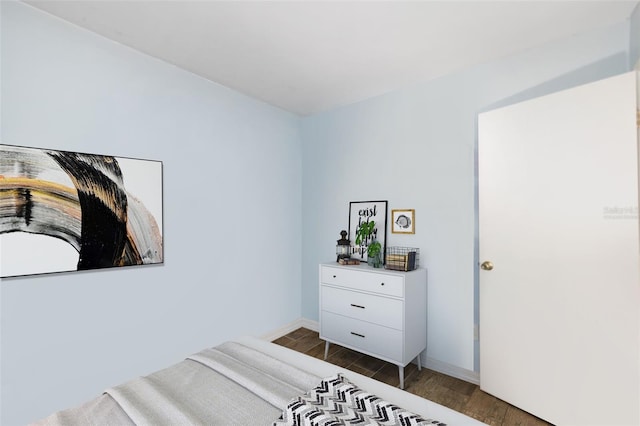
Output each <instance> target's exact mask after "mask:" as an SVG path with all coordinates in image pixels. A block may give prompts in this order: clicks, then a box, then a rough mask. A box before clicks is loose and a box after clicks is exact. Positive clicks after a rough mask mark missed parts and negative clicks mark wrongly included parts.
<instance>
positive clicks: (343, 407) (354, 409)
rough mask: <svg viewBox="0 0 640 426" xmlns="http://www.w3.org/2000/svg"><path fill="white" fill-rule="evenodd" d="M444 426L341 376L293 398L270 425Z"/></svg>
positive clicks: (325, 381)
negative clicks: (361, 387)
mask: <svg viewBox="0 0 640 426" xmlns="http://www.w3.org/2000/svg"><path fill="white" fill-rule="evenodd" d="M338 425H383V426H391V425H397V426H426V425H430V426H433V425H436V426H446V424H445V423H441V422H439V421H437V420H433V419H423V418H421V417H420V416H418V415H416V414H414V413H411V412H409V411H407V410H404V409H402V408H400V407H398V406H397V405H394V404H391V403H390V402H387V401H384V400H382V399H380V398H379V397H377V396H375V395H373V394H371V393H368V392H365V391H363V390H362V389H360V388H358V387H357V386H356V385H354V384H353V383H351V382H349V381H348V380H347V379H346V378H345V377H344V376H342V375H341V374H338V375H337V376H335V377H330V378H327V379H323V380H322V382H320V384H319V385H318V386H317V387H316V388H314V389H312V390H310V391H309V392H307V393H305V394H304V395H302V396H298V397H296V398H293V399H292V400H291V401H290V402H289V404H287V407H286V408H285V410H284V411H283V412H282V415H281V416H280V418H279V419H278V420H277V421H275V422H274V423H273V426H338Z"/></svg>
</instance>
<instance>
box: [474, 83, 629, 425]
mask: <svg viewBox="0 0 640 426" xmlns="http://www.w3.org/2000/svg"><path fill="white" fill-rule="evenodd" d="M478 149H479V203H480V205H479V214H480V235H479V236H480V253H479V255H480V263H483V262H485V261H489V262H491V263H492V264H493V269H492V270H486V269H482V268H481V270H480V387H481V388H482V389H483V390H484V391H486V392H488V393H490V394H493V395H495V396H497V397H498V398H501V399H503V400H505V401H507V402H510V403H511V404H514V405H516V406H518V407H520V408H522V409H523V410H525V411H528V412H530V413H532V414H534V415H536V416H538V417H541V418H543V419H545V420H547V421H549V422H552V423H554V424H557V425H581V426H582V425H590V424H592V425H638V424H640V391H639V389H640V352H639V350H638V347H639V341H640V315H639V309H640V284H639V279H638V278H639V268H640V267H639V254H640V253H639V251H640V248H639V242H638V241H639V230H638V171H637V168H638V148H637V130H636V75H635V73H628V74H624V75H621V76H617V77H613V78H609V79H606V80H602V81H598V82H595V83H591V84H588V85H585V86H581V87H578V88H574V89H570V90H565V91H562V92H558V93H555V94H552V95H549V96H544V97H541V98H537V99H534V100H531V101H527V102H523V103H520V104H516V105H512V106H509V107H505V108H501V109H497V110H494V111H490V112H487V113H484V114H481V115H480V116H479V147H478ZM485 267H486V268H487V269H489V268H490V265H487V264H485Z"/></svg>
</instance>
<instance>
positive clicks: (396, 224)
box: [391, 209, 416, 234]
mask: <svg viewBox="0 0 640 426" xmlns="http://www.w3.org/2000/svg"><path fill="white" fill-rule="evenodd" d="M415 222H416V212H415V210H414V209H398V210H391V232H392V233H394V234H415V233H416V225H415Z"/></svg>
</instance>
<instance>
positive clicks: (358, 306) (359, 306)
mask: <svg viewBox="0 0 640 426" xmlns="http://www.w3.org/2000/svg"><path fill="white" fill-rule="evenodd" d="M351 306H353V307H354V308H360V309H364V306H361V305H354V304H353V303H352V304H351Z"/></svg>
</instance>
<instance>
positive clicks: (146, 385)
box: [35, 338, 482, 426]
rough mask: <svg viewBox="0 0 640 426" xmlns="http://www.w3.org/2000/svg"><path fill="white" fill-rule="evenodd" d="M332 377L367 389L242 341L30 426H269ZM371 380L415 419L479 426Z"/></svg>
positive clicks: (312, 362) (309, 362)
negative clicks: (296, 400)
mask: <svg viewBox="0 0 640 426" xmlns="http://www.w3.org/2000/svg"><path fill="white" fill-rule="evenodd" d="M292 360H295V362H293V361H292ZM337 372H343V374H345V373H344V372H346V374H345V376H347V377H348V378H349V379H350V380H353V381H354V382H355V383H357V384H359V385H360V386H361V387H364V388H365V389H367V388H366V386H367V384H370V383H369V382H368V381H367V380H365V381H364V382H365V384H364V385H363V383H362V380H361V379H362V378H364V379H368V378H366V377H364V376H360V375H359V374H356V373H353V372H350V371H348V370H343V369H340V368H339V367H336V366H333V365H331V364H328V363H325V362H323V361H320V360H317V359H315V358H311V357H308V356H306V355H302V354H299V353H297V352H294V351H291V350H289V349H286V348H283V347H280V346H278V345H274V344H272V343H269V342H264V341H260V340H258V339H254V338H243V339H239V340H238V341H237V342H227V343H224V344H222V345H220V346H217V347H216V348H210V349H205V350H203V351H201V352H199V353H197V354H195V355H192V356H190V357H189V358H187V359H186V360H184V361H182V362H180V363H178V364H175V365H173V366H171V367H169V368H166V369H163V370H159V371H157V372H155V373H152V374H150V375H148V376H145V377H140V378H137V379H134V380H132V381H130V382H127V383H125V384H122V385H120V386H116V387H114V388H111V389H108V390H106V391H105V393H104V394H103V395H101V396H99V397H98V398H96V399H94V400H92V401H89V402H88V403H86V404H84V405H82V406H80V407H76V408H72V409H68V410H64V411H60V412H58V413H54V414H52V415H51V416H49V417H47V418H45V419H43V420H41V421H39V422H37V423H35V425H38V426H44V425H47V426H54V425H55V426H60V425H65V426H74V425H78V426H80V425H82V426H89V425H132V424H133V425H140V426H142V425H154V426H162V425H270V424H273V422H274V421H275V420H276V419H278V418H279V417H280V415H281V414H282V411H283V410H284V409H285V408H286V406H287V404H288V402H289V401H290V400H291V399H292V398H294V397H297V396H299V395H302V394H304V393H305V392H307V391H308V390H310V389H312V388H314V387H315V386H317V385H318V383H320V381H321V379H322V377H328V376H331V375H335V374H337ZM368 380H371V379H368ZM371 381H372V382H375V381H373V380H371ZM375 383H377V385H374V388H375V389H371V388H368V389H367V390H368V391H370V392H372V393H376V392H379V391H380V390H383V392H382V395H380V396H381V397H383V398H385V399H387V400H389V401H392V402H394V403H395V404H397V405H400V406H402V404H403V403H408V404H409V407H406V406H405V407H404V408H406V409H408V410H411V411H414V412H416V413H417V414H420V415H423V416H427V417H430V418H436V419H439V420H440V421H442V422H444V423H447V424H448V425H450V426H452V425H477V424H482V423H480V422H477V421H475V420H473V419H471V418H469V417H466V416H464V415H462V414H460V413H456V412H455V411H452V410H449V409H446V408H445V407H442V406H440V405H438V404H435V403H432V402H430V401H428V403H429V404H427V405H423V404H417V406H416V404H415V403H416V400H414V399H413V398H417V399H418V400H421V401H427V400H424V399H422V398H418V397H415V395H411V394H408V393H407V392H404V391H401V390H399V389H395V388H392V387H390V386H387V385H384V384H382V383H380V382H375ZM380 385H382V386H380ZM390 390H391V391H390ZM394 390H395V391H397V392H398V393H395V392H394ZM389 391H390V392H389ZM388 395H392V398H389V396H388ZM394 397H395V398H396V399H395V400H394V399H393V398H394ZM412 397H413V398H412ZM407 398H408V399H407ZM415 408H418V410H415ZM425 411H427V413H425Z"/></svg>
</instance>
